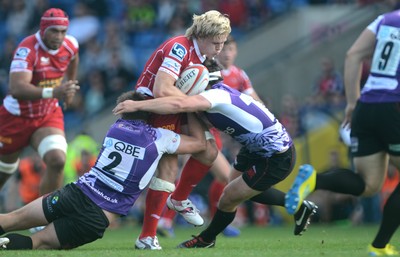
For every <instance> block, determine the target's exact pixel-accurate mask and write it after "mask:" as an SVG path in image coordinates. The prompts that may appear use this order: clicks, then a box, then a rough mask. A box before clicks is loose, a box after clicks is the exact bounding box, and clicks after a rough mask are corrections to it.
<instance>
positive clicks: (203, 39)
mask: <svg viewBox="0 0 400 257" xmlns="http://www.w3.org/2000/svg"><path fill="white" fill-rule="evenodd" d="M230 32H231V27H230V21H229V19H228V17H227V16H225V15H223V14H221V13H220V12H218V11H215V10H211V11H208V12H206V13H204V14H201V15H193V24H192V25H191V26H190V27H189V28H188V29H187V30H186V33H185V35H182V36H177V37H173V38H170V39H168V40H166V41H165V42H164V43H162V44H161V45H160V46H159V47H158V48H157V49H156V50H155V51H154V52H153V54H152V55H151V56H150V58H149V59H148V61H147V63H146V64H145V67H144V69H143V72H142V74H141V76H140V77H139V79H138V82H137V85H136V89H137V90H138V91H139V92H142V93H146V94H148V95H150V96H152V97H155V98H158V97H165V96H173V95H182V94H183V93H182V92H181V91H180V90H179V89H178V88H177V87H175V81H176V80H177V79H178V77H179V75H180V73H181V72H182V71H183V70H184V69H185V68H186V67H188V66H190V65H191V64H199V63H203V62H204V61H205V59H206V57H208V58H214V57H215V56H216V55H218V54H219V53H220V52H221V50H222V47H223V46H224V42H225V41H226V39H227V37H228V35H229V33H230ZM184 120H185V115H180V114H174V115H156V114H154V115H152V117H151V119H150V122H149V123H150V124H151V125H153V126H154V127H163V128H166V129H170V130H173V131H175V132H177V133H180V132H181V125H182V124H185V121H184ZM187 125H188V126H191V124H187ZM199 129H200V127H199ZM206 138H207V139H211V140H208V143H207V149H206V150H205V151H203V152H201V153H199V154H195V155H192V156H191V158H189V160H188V161H187V163H186V164H185V167H184V168H183V171H182V175H181V178H180V183H183V185H182V186H180V188H181V190H180V191H179V192H175V193H174V194H172V195H171V197H170V198H168V196H169V195H170V194H171V193H172V192H174V190H175V184H174V181H175V180H176V177H177V173H178V158H177V155H164V156H163V157H162V159H161V160H160V163H159V165H158V174H157V176H156V177H154V178H153V180H152V181H151V183H150V186H149V190H148V192H147V196H146V209H145V214H144V221H143V227H142V232H141V234H140V235H139V238H138V239H137V240H136V244H135V247H136V248H138V249H154V250H158V249H161V247H160V245H159V244H158V240H157V237H156V231H157V223H158V220H159V218H160V216H161V213H162V211H163V208H164V206H165V203H166V201H167V198H168V206H169V207H170V208H172V209H174V210H176V211H178V212H179V213H180V214H181V215H182V216H183V217H184V218H185V219H186V220H187V221H188V222H189V223H191V224H193V225H196V226H201V225H203V223H204V220H203V219H202V218H201V216H200V215H199V214H198V210H197V209H196V207H195V206H194V205H193V204H192V203H191V202H190V200H188V199H187V195H188V192H190V191H191V190H192V189H193V187H195V186H196V184H197V183H198V182H199V181H200V180H201V179H202V178H203V177H204V174H206V173H207V172H208V170H209V168H210V167H211V165H212V163H213V161H214V159H215V158H216V156H217V153H218V151H217V147H216V145H215V141H214V140H213V139H212V135H211V134H210V133H209V132H208V133H206Z"/></svg>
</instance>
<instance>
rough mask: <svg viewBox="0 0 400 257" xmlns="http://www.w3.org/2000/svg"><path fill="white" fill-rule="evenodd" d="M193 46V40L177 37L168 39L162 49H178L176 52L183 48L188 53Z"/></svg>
mask: <svg viewBox="0 0 400 257" xmlns="http://www.w3.org/2000/svg"><path fill="white" fill-rule="evenodd" d="M192 45H193V42H192V41H191V40H189V39H188V38H187V37H185V36H176V37H172V38H169V39H167V40H166V41H165V42H164V44H163V46H162V47H164V48H172V49H176V50H178V49H182V48H183V49H185V50H186V51H188V50H189V49H190V47H191V46H192Z"/></svg>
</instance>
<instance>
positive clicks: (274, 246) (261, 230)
mask: <svg viewBox="0 0 400 257" xmlns="http://www.w3.org/2000/svg"><path fill="white" fill-rule="evenodd" d="M292 230H293V228H292V227H291V226H283V227H246V228H242V230H241V231H242V234H241V235H240V236H239V237H237V238H226V237H224V236H219V237H218V238H217V243H216V247H215V248H212V249H176V248H175V247H176V245H178V244H179V243H180V242H182V241H184V240H186V239H189V238H190V236H191V235H192V234H198V233H199V232H200V229H199V228H178V229H176V230H175V233H176V237H175V238H159V239H160V240H159V241H160V244H161V246H162V247H163V250H162V251H140V250H134V248H133V244H134V241H135V240H136V237H137V236H138V235H139V227H138V226H135V227H133V226H131V225H129V226H125V227H123V228H120V229H109V230H108V231H107V232H106V234H105V236H104V238H103V239H100V240H97V241H95V242H93V243H91V244H88V245H85V246H82V247H80V248H77V249H73V250H69V251H58V250H57V251H55V250H51V251H49V250H47V251H43V250H35V251H2V252H1V253H0V256H2V257H3V256H4V257H6V256H13V257H14V256H21V257H31V256H34V257H50V256H51V257H53V256H54V257H63V256H71V257H91V256H93V257H108V256H110V257H114V256H115V257H125V256H126V257H128V256H129V257H133V256H135V257H146V256H149V257H150V256H151V257H158V256H168V257H186V256H190V257H199V256H202V257H204V256H207V257H209V256H210V257H213V256H215V257H217V256H221V257H222V256H223V257H227V256H228V257H241V256H243V257H252V256H255V257H259V256H268V257H283V256H284V257H286V256H295V257H315V256H323V257H330V256H332V257H339V256H340V257H341V256H351V257H358V256H367V254H366V247H367V245H368V244H369V243H370V242H371V241H372V239H373V238H374V236H375V234H376V231H377V226H359V227H351V226H339V225H337V226H320V225H315V224H312V225H311V226H310V227H309V229H308V231H307V232H305V233H304V235H303V236H294V235H293V231H292ZM399 239H400V237H399V236H398V235H397V234H396V235H395V237H394V238H393V239H392V242H393V244H395V245H396V243H397V245H398V246H399V244H398V242H399Z"/></svg>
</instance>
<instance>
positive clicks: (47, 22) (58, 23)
mask: <svg viewBox="0 0 400 257" xmlns="http://www.w3.org/2000/svg"><path fill="white" fill-rule="evenodd" d="M68 24H69V20H68V15H67V14H66V13H65V12H64V11H63V10H61V9H58V8H50V9H48V10H47V11H45V12H44V14H43V16H42V18H41V19H40V36H42V37H43V35H44V33H45V32H46V30H47V29H48V28H51V27H60V28H67V27H68Z"/></svg>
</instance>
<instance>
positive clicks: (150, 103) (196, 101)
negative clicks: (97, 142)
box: [113, 95, 211, 115]
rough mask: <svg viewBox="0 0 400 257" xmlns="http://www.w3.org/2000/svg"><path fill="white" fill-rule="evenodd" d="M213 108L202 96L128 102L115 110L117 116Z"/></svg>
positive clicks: (172, 112) (120, 104) (119, 105)
mask: <svg viewBox="0 0 400 257" xmlns="http://www.w3.org/2000/svg"><path fill="white" fill-rule="evenodd" d="M210 108H211V103H210V102H209V101H208V100H207V99H206V98H204V97H203V96H201V95H194V96H186V95H184V96H168V97H161V98H156V99H151V100H146V101H132V100H126V101H124V102H122V103H119V104H118V105H117V106H116V107H115V108H114V109H113V113H114V114H115V115H118V114H121V113H126V112H135V111H147V112H153V113H157V114H174V113H181V112H197V111H206V110H208V109H210Z"/></svg>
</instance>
